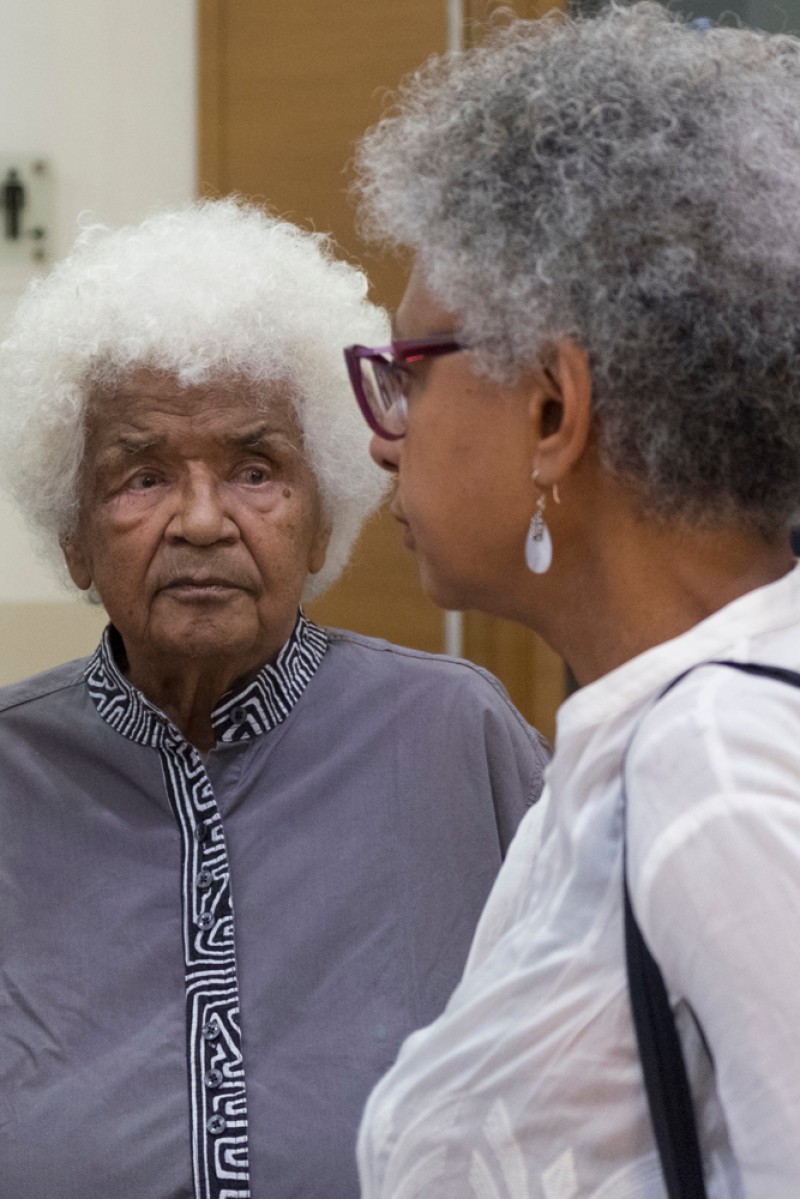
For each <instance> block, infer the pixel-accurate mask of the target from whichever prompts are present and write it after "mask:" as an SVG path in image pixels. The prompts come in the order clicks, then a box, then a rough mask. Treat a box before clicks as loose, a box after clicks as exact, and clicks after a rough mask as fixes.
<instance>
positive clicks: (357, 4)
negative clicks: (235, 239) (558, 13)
mask: <svg viewBox="0 0 800 1199" xmlns="http://www.w3.org/2000/svg"><path fill="white" fill-rule="evenodd" d="M497 7H498V4H496V3H494V2H493V0H465V13H466V16H467V18H468V20H469V22H470V25H469V30H470V33H469V37H470V38H471V39H473V40H474V39H475V38H477V37H478V36H479V35H480V31H481V29H482V28H485V25H486V23H487V21H489V20H490V19H491V16H492V12H493V10H494V9H496V8H497ZM535 7H536V5H535V0H518V2H517V4H516V5H515V9H516V11H517V12H518V13H519V15H523V16H530V15H536V12H534V11H533V10H534V9H535ZM548 7H549V6H548ZM198 14H199V92H200V96H199V101H200V103H199V109H200V130H199V145H200V179H199V186H200V191H201V193H202V194H207V195H225V194H228V193H231V192H237V193H239V194H241V195H244V196H247V197H250V198H254V199H258V200H261V201H263V202H265V203H267V204H268V205H269V206H270V207H271V208H272V209H273V210H275V211H277V212H278V213H279V214H280V215H282V216H284V217H286V218H287V219H289V220H292V221H294V222H295V223H297V224H299V225H301V226H304V227H305V228H315V229H320V230H324V231H325V232H330V233H333V235H334V237H335V238H336V240H337V242H338V244H339V246H340V247H341V249H342V251H343V253H344V254H345V255H346V256H347V257H349V258H350V259H351V260H352V261H356V262H358V263H359V264H360V265H361V266H362V267H363V268H364V269H365V270H366V272H367V274H368V276H369V278H370V280H371V284H372V294H373V296H374V297H375V299H376V300H377V302H379V303H382V304H385V305H387V306H389V307H393V306H395V305H396V304H397V302H398V300H399V298H400V295H401V294H402V288H403V282H404V276H405V270H404V265H403V264H401V263H398V262H397V261H396V260H395V259H393V258H390V257H387V256H384V255H382V254H381V253H380V252H378V251H376V250H375V249H374V248H373V247H371V246H367V245H364V243H363V242H362V241H361V240H360V239H359V237H358V235H357V232H356V230H355V227H354V213H353V208H352V205H351V202H350V200H349V198H348V186H349V182H350V179H351V173H350V171H349V170H348V163H349V162H350V161H351V159H352V154H353V147H354V145H355V142H356V141H357V139H358V138H359V137H360V135H361V133H362V132H363V130H364V129H365V128H366V127H367V126H368V125H370V124H371V123H373V122H374V121H375V120H376V119H377V118H378V117H379V116H380V113H381V111H382V110H383V108H384V106H385V103H386V99H387V94H388V93H389V92H390V91H391V89H393V88H394V87H396V85H397V83H398V82H399V80H400V79H401V78H402V76H403V75H404V74H406V73H407V72H408V71H410V70H413V69H414V68H415V67H416V66H418V65H420V64H421V63H422V62H423V61H424V60H425V59H426V58H427V57H428V56H429V55H430V54H432V53H434V52H438V51H441V50H444V48H445V46H446V44H447V3H446V0H404V2H403V3H402V4H400V5H398V4H396V3H394V2H393V0H369V3H364V0H337V3H336V4H335V5H334V4H331V3H330V0H294V2H293V3H292V4H291V5H287V4H286V3H285V2H281V3H279V2H278V0H198ZM309 612H310V614H311V615H312V616H313V617H314V618H315V619H318V620H320V621H322V622H324V623H327V624H333V625H342V626H345V627H349V628H353V629H357V630H359V631H361V632H364V633H368V634H370V635H373V636H383V637H387V638H389V639H390V640H393V641H398V642H401V643H404V644H406V645H413V646H416V647H418V648H420V649H426V650H431V651H437V650H441V649H442V648H443V620H442V614H441V612H440V611H439V610H438V609H437V608H436V607H435V606H434V605H433V604H432V603H431V601H430V600H428V599H427V597H426V596H425V595H424V594H423V593H422V591H421V589H420V586H419V582H418V579H417V572H416V566H415V563H414V561H413V558H412V557H411V555H410V554H409V553H408V551H407V550H405V548H404V547H403V545H402V543H401V539H400V537H399V536H398V531H397V529H396V528H395V527H394V524H393V522H392V520H391V518H390V517H389V516H388V514H387V513H385V512H384V513H381V514H380V515H379V516H378V517H376V518H375V519H374V520H373V521H372V522H370V524H369V525H368V526H367V528H366V529H365V531H364V533H363V535H362V537H361V539H360V542H359V544H358V546H357V548H356V553H355V555H354V558H353V561H352V563H351V565H350V567H349V568H348V570H347V572H346V575H345V577H344V578H343V579H342V580H340V582H339V583H337V584H336V585H335V586H334V587H333V588H332V589H331V591H330V592H329V593H328V594H327V595H326V596H325V597H323V599H322V600H319V601H317V602H316V603H314V604H312V605H310V606H309ZM465 652H466V654H467V656H469V657H470V658H472V659H473V660H474V661H477V662H479V663H481V664H482V665H485V666H486V667H487V668H488V669H490V670H492V671H493V672H494V673H495V674H497V675H498V676H499V677H500V678H502V679H503V681H504V683H505V684H506V686H507V687H508V689H509V691H510V693H511V695H512V698H513V699H514V701H515V702H516V703H517V705H518V706H519V707H520V708H521V710H522V711H523V712H524V713H525V714H526V716H528V718H529V719H532V720H534V721H535V723H537V724H538V725H539V727H540V728H542V730H543V731H544V732H545V733H546V734H547V735H551V734H552V730H553V714H554V711H555V708H556V706H557V704H558V702H559V701H560V699H561V696H562V694H563V668H562V666H561V663H560V662H559V660H558V659H557V658H556V657H555V655H553V654H552V653H551V652H550V651H549V650H548V649H547V648H546V647H545V646H543V645H542V643H541V642H540V641H539V640H538V638H535V637H534V636H533V634H532V633H530V632H528V631H527V630H525V629H522V628H519V627H518V626H515V625H511V624H508V623H507V622H504V621H498V620H494V619H491V618H489V617H485V616H482V615H480V614H476V613H469V614H467V615H466V616H465Z"/></svg>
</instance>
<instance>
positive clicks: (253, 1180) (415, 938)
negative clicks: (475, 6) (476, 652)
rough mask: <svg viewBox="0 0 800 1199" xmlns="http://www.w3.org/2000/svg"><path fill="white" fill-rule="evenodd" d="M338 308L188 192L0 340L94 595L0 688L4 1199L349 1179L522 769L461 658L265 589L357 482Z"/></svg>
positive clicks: (533, 753)
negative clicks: (98, 609)
mask: <svg viewBox="0 0 800 1199" xmlns="http://www.w3.org/2000/svg"><path fill="white" fill-rule="evenodd" d="M353 328H356V329H359V330H360V331H361V335H362V337H363V338H365V339H367V340H374V339H376V338H377V339H378V340H382V339H383V337H384V336H385V332H384V317H383V314H382V313H381V312H380V311H379V310H377V309H375V308H374V307H372V306H371V305H370V304H368V303H367V301H366V299H365V281H364V279H363V277H362V276H361V275H360V274H359V272H358V271H356V270H355V269H354V268H352V267H349V266H347V265H345V264H344V263H341V262H337V261H336V260H335V259H334V257H333V256H332V254H331V251H330V248H329V247H328V245H327V243H326V241H325V239H324V238H322V237H318V236H313V235H311V234H306V233H301V232H300V231H299V230H297V229H294V228H292V227H291V226H289V225H287V224H286V223H284V222H282V221H279V220H276V219H273V218H271V217H269V216H267V215H265V214H264V213H263V212H261V211H260V210H258V209H255V208H251V207H247V206H244V205H240V204H237V203H235V202H233V201H226V202H220V203H211V202H207V203H200V204H197V205H193V206H189V207H187V208H185V209H182V210H180V211H176V212H171V213H165V214H162V215H157V216H154V217H152V218H150V219H149V220H147V221H145V222H144V224H142V225H141V226H140V227H138V228H127V229H122V230H119V231H117V232H112V231H109V230H107V229H104V228H98V227H93V228H88V229H86V230H85V231H84V232H83V234H82V235H81V237H80V238H79V240H78V243H77V245H76V247H75V249H74V250H73V252H72V254H71V255H70V256H69V257H68V258H67V259H66V261H64V262H63V263H62V264H61V265H60V266H59V267H58V268H57V269H56V270H54V271H53V273H52V274H51V275H50V276H49V277H48V278H46V279H45V280H43V281H42V282H40V283H39V284H38V285H37V286H35V287H33V288H32V289H31V290H30V292H29V294H28V295H27V296H26V297H25V298H24V299H23V301H22V303H21V305H20V307H19V310H18V312H17V314H16V316H15V319H14V321H13V324H12V327H11V330H10V332H9V335H8V338H7V340H6V341H5V343H4V345H3V347H2V350H1V351H0V373H1V375H2V378H1V379H0V411H1V413H2V421H3V429H4V434H3V436H4V442H3V472H4V475H5V478H6V480H7V481H8V483H9V484H10V487H11V489H12V491H13V494H14V495H15V497H16V499H17V500H18V502H19V504H20V505H21V507H22V509H23V511H24V512H25V513H26V514H27V515H28V517H29V518H30V521H31V523H32V525H33V527H34V528H36V529H38V531H39V533H40V537H41V539H42V543H43V544H44V545H45V546H46V547H47V548H48V549H49V551H50V552H51V554H52V555H54V556H55V557H59V556H61V555H63V559H64V560H65V562H66V566H67V569H68V571H69V574H70V576H71V578H72V581H73V582H74V583H75V584H76V585H77V587H79V588H81V589H82V590H84V591H87V592H90V593H92V594H93V595H95V596H96V597H97V598H98V599H99V600H100V601H101V602H102V603H103V605H104V606H105V608H106V610H107V612H108V615H109V618H110V622H111V623H110V625H109V627H108V629H107V631H106V633H105V635H104V637H103V640H102V644H101V645H100V647H99V649H98V650H97V652H96V653H95V654H94V656H93V657H92V658H90V659H89V660H88V661H84V662H73V663H69V664H67V665H65V666H63V667H60V668H57V669H55V670H53V671H50V672H48V673H46V674H44V675H42V676H39V677H38V678H35V679H31V680H28V681H27V682H24V683H21V684H18V685H15V686H12V687H10V688H7V689H5V690H4V691H3V692H2V693H0V827H2V830H3V832H2V837H0V1178H2V1185H1V1186H0V1190H2V1193H3V1194H4V1195H12V1194H13V1195H14V1196H16V1199H43V1196H45V1195H53V1196H56V1195H57V1196H58V1199H86V1197H87V1196H100V1195H103V1196H109V1197H110V1196H119V1197H120V1199H123V1197H125V1199H134V1197H135V1199H144V1197H145V1196H152V1197H153V1199H156V1197H157V1199H185V1197H188V1196H193V1197H194V1199H212V1197H214V1199H222V1197H223V1196H225V1197H226V1199H235V1197H243V1196H247V1195H250V1194H251V1193H252V1194H254V1195H257V1196H267V1195H269V1196H271V1197H273V1199H290V1196H303V1199H351V1197H352V1196H353V1195H354V1194H355V1193H356V1190H357V1180H356V1167H355V1158H354V1142H355V1132H356V1128H357V1123H358V1118H359V1114H360V1111H361V1108H362V1106H363V1102H364V1099H365V1097H366V1095H367V1093H368V1091H369V1089H370V1088H371V1086H372V1085H373V1084H374V1083H375V1081H376V1080H377V1079H378V1077H379V1076H380V1074H381V1073H382V1072H383V1071H384V1070H385V1069H386V1068H387V1067H388V1066H389V1064H390V1063H391V1061H392V1060H393V1058H394V1056H395V1053H396V1050H397V1048H398V1046H399V1044H400V1042H401V1040H402V1039H403V1037H404V1036H405V1035H406V1034H407V1033H408V1032H410V1031H411V1030H412V1029H413V1028H415V1027H418V1026H419V1025H421V1024H423V1023H425V1022H427V1021H429V1020H430V1019H432V1018H433V1017H434V1016H435V1015H436V1014H437V1013H438V1012H439V1011H440V1010H441V1009H442V1007H443V1006H444V1003H445V1001H446V998H447V996H448V994H449V992H450V990H451V989H452V987H453V986H454V985H455V983H456V981H457V978H458V975H459V973H460V971H461V968H462V967H463V963H464V960H465V958H466V954H467V949H468V945H469V940H470V937H471V934H472V931H473V929H474V925H475V923H476V921H477V918H478V915H479V912H480V909H481V906H482V904H483V901H484V900H485V898H486V895H487V893H488V890H489V888H490V886H491V883H492V880H493V878H494V876H495V874H496V872H497V870H498V868H499V866H500V863H501V860H502V856H503V853H504V850H505V847H506V846H507V844H508V842H509V840H510V838H511V836H512V833H513V831H514V828H515V826H516V824H517V822H518V820H519V818H520V817H521V815H522V813H523V811H524V809H525V806H526V804H528V803H530V802H532V801H533V800H534V799H535V798H536V796H537V795H538V791H539V785H540V775H541V769H542V764H543V756H544V752H543V749H542V746H541V744H540V742H539V740H538V738H537V736H536V735H535V734H534V733H533V732H532V730H530V729H529V728H528V727H527V726H526V725H525V724H524V722H523V721H522V720H521V718H520V717H519V716H518V714H517V713H516V712H515V711H514V709H513V708H512V707H511V705H510V704H509V702H508V701H507V699H506V697H505V695H504V693H502V691H501V689H500V688H499V687H498V686H497V685H496V684H495V683H494V681H493V680H491V679H489V678H488V677H487V676H486V675H485V674H484V673H483V672H481V671H479V670H477V669H476V668H473V667H471V666H470V665H469V664H467V663H459V662H455V661H453V660H450V659H445V658H434V657H431V656H429V655H425V654H421V653H417V652H414V651H409V650H403V649H400V648H398V647H396V646H392V645H389V644H387V643H385V642H381V641H374V640H370V639H367V638H364V637H359V636H356V635H353V634H349V633H345V632H339V631H332V630H323V629H321V628H318V627H316V626H315V625H314V624H313V623H312V622H311V621H310V620H308V619H307V618H306V617H305V616H304V615H303V614H302V611H301V610H300V608H299V605H300V601H301V598H302V597H303V596H306V597H308V596H312V595H317V594H319V593H320V592H321V591H322V590H323V589H324V588H325V587H326V586H327V585H328V584H330V583H331V582H332V580H333V579H334V578H335V577H336V576H337V575H338V574H339V572H340V571H341V569H342V567H343V565H344V563H345V561H346V559H347V556H348V553H349V550H350V547H351V545H352V544H353V541H354V539H355V537H356V535H357V533H358V530H359V527H360V525H361V523H362V521H363V520H364V518H365V517H366V516H367V515H368V514H369V513H370V512H371V510H372V509H373V508H374V507H375V506H376V504H377V503H378V501H379V500H380V498H381V495H382V491H383V484H382V476H381V474H380V471H378V470H377V468H376V467H375V466H374V465H373V464H372V463H371V462H370V461H369V458H368V456H367V454H366V452H365V450H366V440H367V430H366V428H365V427H364V426H363V423H362V422H361V420H360V418H359V416H358V413H357V412H356V411H355V409H354V408H353V406H352V403H351V401H350V398H349V395H348V394H347V379H346V375H345V372H344V367H343V364H342V362H341V354H340V349H339V347H340V343H341V341H342V339H343V337H344V331H345V330H348V332H349V331H350V330H351V329H353ZM351 410H352V411H351Z"/></svg>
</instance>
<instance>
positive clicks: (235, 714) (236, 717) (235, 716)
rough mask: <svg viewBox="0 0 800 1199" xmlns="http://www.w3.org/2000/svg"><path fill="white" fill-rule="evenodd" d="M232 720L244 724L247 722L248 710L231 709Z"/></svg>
mask: <svg viewBox="0 0 800 1199" xmlns="http://www.w3.org/2000/svg"><path fill="white" fill-rule="evenodd" d="M231 720H233V721H234V722H235V723H236V724H244V722H245V721H246V720H247V708H231Z"/></svg>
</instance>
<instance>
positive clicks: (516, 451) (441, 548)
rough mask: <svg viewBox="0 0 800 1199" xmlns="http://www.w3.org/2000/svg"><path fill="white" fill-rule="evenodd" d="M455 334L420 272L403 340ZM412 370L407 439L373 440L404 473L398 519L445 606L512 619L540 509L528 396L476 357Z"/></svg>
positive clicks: (435, 361)
mask: <svg viewBox="0 0 800 1199" xmlns="http://www.w3.org/2000/svg"><path fill="white" fill-rule="evenodd" d="M454 329H455V318H454V317H453V315H452V314H451V313H448V312H447V311H446V310H445V309H444V308H442V306H441V305H440V304H439V303H438V302H437V301H436V300H435V298H434V297H432V296H431V294H430V292H429V291H428V290H427V288H426V286H425V284H424V282H423V281H422V278H421V276H420V274H419V272H418V271H414V272H413V273H412V275H411V278H410V280H409V283H408V286H407V288H406V291H405V294H404V296H403V299H402V302H401V304H400V307H399V308H398V310H397V314H396V318H395V327H394V336H395V338H396V339H398V340H404V339H413V338H425V337H433V336H439V335H441V334H447V333H452V332H453V331H454ZM404 370H405V371H406V372H407V378H406V396H407V400H408V428H407V432H406V434H405V436H404V437H403V438H402V439H401V440H398V441H383V440H381V439H380V438H378V437H373V439H372V443H371V452H372V456H373V458H374V459H375V461H376V462H378V464H379V465H381V466H383V467H384V468H385V469H386V470H389V471H390V472H391V473H393V474H395V475H396V493H395V498H394V501H393V503H392V511H393V513H394V515H395V516H396V518H397V519H398V520H399V521H400V523H401V524H402V526H403V528H404V537H405V541H406V545H408V547H409V548H410V549H412V550H413V551H414V553H415V554H416V557H417V561H418V564H419V569H420V577H421V580H422V585H423V587H424V588H425V590H426V591H427V592H428V594H429V595H430V596H431V598H432V599H433V600H435V602H436V603H438V604H440V605H441V606H442V607H445V608H479V609H482V610H484V611H487V612H497V613H502V614H508V613H507V605H508V601H509V599H510V592H511V589H512V588H513V586H514V585H515V580H517V579H518V580H521V581H522V583H524V584H525V585H527V584H528V581H529V580H528V576H529V572H528V571H527V568H526V567H525V562H524V544H525V536H526V533H527V529H528V524H529V522H530V519H531V516H532V513H533V509H534V500H533V494H532V485H531V463H532V460H533V449H534V445H533V440H532V435H531V425H530V420H529V406H528V394H527V389H526V387H525V386H523V385H520V386H519V387H503V386H501V385H499V384H496V383H493V382H492V381H491V380H488V379H487V378H486V377H485V375H480V374H478V373H477V371H476V370H475V367H474V363H473V359H472V355H470V353H469V352H468V351H462V352H460V353H456V354H450V355H448V356H446V357H443V358H427V359H421V360H420V361H419V362H416V363H409V364H407V365H406V366H405V367H404Z"/></svg>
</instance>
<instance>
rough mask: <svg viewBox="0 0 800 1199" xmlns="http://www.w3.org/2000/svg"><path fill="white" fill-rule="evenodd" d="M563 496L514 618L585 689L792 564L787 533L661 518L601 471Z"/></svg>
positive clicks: (771, 579)
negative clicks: (547, 550)
mask: <svg viewBox="0 0 800 1199" xmlns="http://www.w3.org/2000/svg"><path fill="white" fill-rule="evenodd" d="M562 493H563V497H564V498H563V502H562V505H561V507H560V508H556V507H555V506H553V505H551V508H550V509H549V510H548V518H550V517H551V515H552V524H551V529H552V534H553V543H554V557H553V565H552V567H551V569H550V571H549V572H548V573H547V574H546V575H542V576H539V577H536V578H534V577H533V576H531V577H530V579H529V581H526V583H525V584H524V587H525V588H526V590H527V595H526V596H525V598H524V599H523V600H522V603H521V604H519V605H518V607H517V612H516V616H517V619H521V620H523V622H524V623H526V624H528V625H529V626H530V627H532V628H534V629H535V631H536V632H538V633H539V634H540V635H541V636H542V637H543V638H544V639H545V640H546V641H547V642H548V643H549V644H550V645H551V646H552V647H553V648H554V649H555V650H556V651H557V652H558V653H560V654H561V655H562V657H563V658H564V659H565V661H566V662H567V663H568V664H569V666H570V668H571V670H572V671H573V673H574V675H575V677H576V679H577V680H578V682H579V683H581V684H586V683H590V682H593V681H594V680H595V679H598V678H600V677H601V676H602V675H604V674H607V673H608V672H609V671H611V670H613V669H615V668H616V667H617V666H620V665H622V663H624V662H627V661H629V660H630V659H631V658H633V657H636V656H637V655H638V654H641V653H643V652H645V651H646V650H648V649H651V648H652V647H653V646H655V645H660V644H661V643H663V642H664V641H669V640H671V639H672V638H673V637H677V636H679V635H680V634H681V633H685V632H687V630H689V629H691V628H693V627H694V626H695V625H696V624H699V623H700V621H702V620H705V619H706V617H708V616H711V615H712V614H713V613H714V612H717V611H718V610H719V609H720V608H723V607H724V606H725V605H726V604H729V603H731V602H732V601H733V600H735V599H737V598H738V597H739V596H742V595H744V594H746V593H747V592H749V591H753V590H755V589H756V588H758V587H762V586H765V585H766V584H768V583H772V582H774V581H775V580H776V579H779V578H780V577H781V576H782V575H784V574H786V573H787V572H788V571H789V570H791V569H792V566H793V564H794V560H793V558H792V554H791V549H790V546H789V535H788V531H784V530H778V531H776V533H775V535H774V536H773V537H771V538H765V537H761V536H759V535H758V534H754V533H752V532H742V530H741V527H740V526H739V525H735V526H732V527H726V528H717V529H713V530H701V529H697V528H696V527H694V526H692V525H687V524H684V523H682V522H681V523H678V522H669V523H667V522H663V523H662V522H657V521H655V520H653V519H650V518H646V517H644V516H643V515H642V511H641V505H640V503H639V501H638V500H637V498H636V497H633V496H631V494H630V493H629V492H627V491H626V490H625V489H624V488H622V487H621V486H617V485H616V484H613V483H612V482H610V481H609V478H608V476H607V475H606V476H605V478H604V480H603V486H602V488H597V489H592V488H588V489H587V490H586V491H585V492H583V493H581V492H580V490H579V489H578V488H577V487H576V488H575V489H574V490H572V488H570V490H568V489H567V488H566V487H565V488H563V489H562ZM582 514H584V515H583V516H582Z"/></svg>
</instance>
